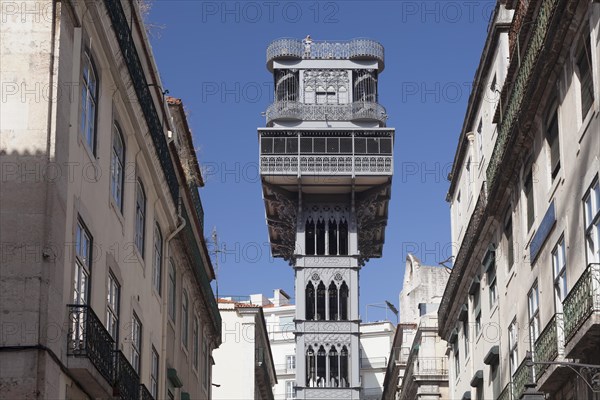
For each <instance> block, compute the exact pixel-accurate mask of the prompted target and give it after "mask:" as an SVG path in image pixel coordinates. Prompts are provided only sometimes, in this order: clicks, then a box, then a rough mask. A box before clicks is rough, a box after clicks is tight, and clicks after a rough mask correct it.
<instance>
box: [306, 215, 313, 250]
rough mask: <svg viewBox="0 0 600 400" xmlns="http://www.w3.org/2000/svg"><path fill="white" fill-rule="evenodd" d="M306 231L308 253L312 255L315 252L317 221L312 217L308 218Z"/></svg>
mask: <svg viewBox="0 0 600 400" xmlns="http://www.w3.org/2000/svg"><path fill="white" fill-rule="evenodd" d="M304 232H305V242H306V243H305V247H306V255H307V256H312V255H314V254H315V221H313V219H312V218H309V219H307V220H306V228H305V231H304Z"/></svg>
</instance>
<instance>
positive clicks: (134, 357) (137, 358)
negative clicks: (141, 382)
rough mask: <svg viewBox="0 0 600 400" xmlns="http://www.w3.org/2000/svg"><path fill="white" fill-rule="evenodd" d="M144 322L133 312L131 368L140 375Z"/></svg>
mask: <svg viewBox="0 0 600 400" xmlns="http://www.w3.org/2000/svg"><path fill="white" fill-rule="evenodd" d="M142 329H143V327H142V321H141V320H140V318H139V317H138V316H137V314H136V313H135V311H133V313H132V316H131V366H132V367H133V369H134V370H135V371H136V372H137V374H138V375H140V372H141V369H142Z"/></svg>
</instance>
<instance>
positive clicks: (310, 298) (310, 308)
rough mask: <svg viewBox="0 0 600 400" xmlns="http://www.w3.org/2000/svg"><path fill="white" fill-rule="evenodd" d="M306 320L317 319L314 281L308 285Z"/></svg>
mask: <svg viewBox="0 0 600 400" xmlns="http://www.w3.org/2000/svg"><path fill="white" fill-rule="evenodd" d="M305 298H306V320H307V321H313V320H314V319H315V287H314V286H313V284H312V282H308V285H306V296H305Z"/></svg>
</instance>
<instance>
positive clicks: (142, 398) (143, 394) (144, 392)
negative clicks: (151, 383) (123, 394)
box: [140, 385, 154, 400]
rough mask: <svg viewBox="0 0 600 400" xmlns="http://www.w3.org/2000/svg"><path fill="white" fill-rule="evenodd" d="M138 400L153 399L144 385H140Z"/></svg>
mask: <svg viewBox="0 0 600 400" xmlns="http://www.w3.org/2000/svg"><path fill="white" fill-rule="evenodd" d="M140 400H154V397H152V393H150V391H149V390H148V388H146V386H145V385H140Z"/></svg>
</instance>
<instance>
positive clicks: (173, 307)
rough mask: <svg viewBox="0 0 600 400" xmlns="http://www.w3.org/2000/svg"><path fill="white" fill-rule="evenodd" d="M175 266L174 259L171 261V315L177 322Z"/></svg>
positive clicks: (169, 294)
mask: <svg viewBox="0 0 600 400" xmlns="http://www.w3.org/2000/svg"><path fill="white" fill-rule="evenodd" d="M175 282H176V281H175V266H174V265H173V260H171V261H169V289H168V290H169V293H168V296H169V317H170V318H171V320H172V321H173V322H175V315H176V314H177V301H176V288H177V287H176V286H175Z"/></svg>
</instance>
